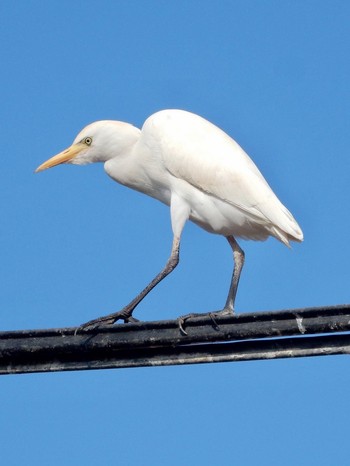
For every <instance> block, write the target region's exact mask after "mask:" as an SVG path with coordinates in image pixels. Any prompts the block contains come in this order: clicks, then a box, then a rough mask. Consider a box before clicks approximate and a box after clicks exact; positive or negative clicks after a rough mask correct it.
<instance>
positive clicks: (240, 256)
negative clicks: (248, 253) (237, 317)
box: [223, 236, 244, 313]
mask: <svg viewBox="0 0 350 466" xmlns="http://www.w3.org/2000/svg"><path fill="white" fill-rule="evenodd" d="M226 239H227V241H228V242H229V244H230V246H231V248H232V251H233V260H234V268H233V274H232V279H231V285H230V289H229V292H228V295H227V299H226V304H225V307H224V309H223V310H224V311H229V312H232V313H233V312H234V305H235V300H236V294H237V289H238V283H239V279H240V277H241V272H242V269H243V265H244V251H243V249H241V248H240V246H239V244H238V243H237V241H236V240H235V239H234V237H233V236H227V237H226Z"/></svg>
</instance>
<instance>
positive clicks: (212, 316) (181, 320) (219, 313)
mask: <svg viewBox="0 0 350 466" xmlns="http://www.w3.org/2000/svg"><path fill="white" fill-rule="evenodd" d="M233 314H234V311H233V309H231V308H224V309H223V310H222V311H214V312H200V313H196V312H193V313H191V314H186V315H184V316H181V317H179V318H178V324H179V329H180V332H181V333H182V334H183V335H187V332H186V330H185V329H184V323H185V322H186V320H188V319H192V317H210V319H211V321H212V323H213V327H214V328H215V330H219V325H218V324H217V322H216V320H215V317H220V316H228V315H233Z"/></svg>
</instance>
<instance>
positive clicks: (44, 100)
mask: <svg viewBox="0 0 350 466" xmlns="http://www.w3.org/2000/svg"><path fill="white" fill-rule="evenodd" d="M349 15H350V4H349V2H347V1H345V0H344V1H340V0H332V1H321V0H317V1H311V0H303V1H298V0H296V1H287V0H285V1H281V0H275V1H274V0H265V1H258V0H256V1H250V0H242V1H238V0H236V1H218V2H214V1H204V0H203V1H194V0H192V1H184V0H180V1H179V0H177V1H176V2H165V1H155V0H153V1H147V2H146V1H144V2H143V1H141V0H140V1H131V0H125V1H124V0H123V1H116V2H111V1H67V0H60V1H55V0H52V1H50V2H45V1H16V2H11V1H2V2H1V3H0V53H1V70H2V71H1V74H0V92H1V106H0V124H1V148H0V152H1V197H0V213H1V230H0V247H1V267H0V309H1V318H0V320H1V329H2V330H15V329H29V328H51V327H67V326H75V325H78V324H80V323H82V322H85V321H87V320H89V319H92V318H94V317H97V316H99V315H101V314H105V313H109V312H112V311H115V310H118V309H119V308H120V307H122V306H123V305H124V304H126V303H127V302H128V301H129V300H130V299H132V298H133V297H134V295H135V294H136V293H137V292H138V291H140V289H141V288H143V286H145V285H146V284H147V283H148V281H149V280H150V279H151V278H152V277H153V276H154V274H155V273H156V272H157V271H158V270H159V269H160V268H161V267H162V266H163V265H164V263H165V261H166V258H167V256H168V254H169V252H170V246H171V236H172V234H171V227H170V220H169V212H168V209H167V208H166V207H165V206H163V205H162V204H160V203H157V202H156V201H154V200H153V199H149V198H147V197H145V196H143V195H141V194H139V193H136V192H133V191H130V190H128V189H126V188H124V187H122V186H119V185H117V184H116V183H114V182H113V181H112V180H111V179H109V178H108V177H107V176H106V175H105V174H104V172H103V167H102V166H101V165H90V166H87V167H75V166H61V167H57V168H55V169H52V170H49V171H47V172H44V173H42V174H40V175H33V170H34V169H35V168H36V167H37V166H38V165H39V164H40V163H41V162H43V161H44V160H46V159H47V158H49V157H50V156H52V155H54V154H56V153H57V152H59V151H60V150H62V149H64V148H65V147H66V146H68V145H69V144H70V143H71V142H72V140H73V139H74V137H75V135H76V134H77V132H78V131H79V130H80V129H81V128H82V127H84V126H85V125H86V124H88V123H90V122H91V121H94V120H98V119H116V120H122V121H128V122H130V123H133V124H135V125H136V126H141V125H142V123H143V121H144V120H145V119H146V118H147V117H148V116H149V115H150V114H152V113H153V112H155V111H157V110H160V109H163V108H183V109H187V110H190V111H192V112H195V113H199V114H201V115H202V116H204V117H206V118H207V119H209V120H210V121H212V122H214V123H216V124H217V125H218V126H220V127H221V128H223V129H224V130H225V131H227V132H228V133H229V134H230V135H231V136H233V137H234V138H235V139H236V140H237V141H238V142H239V143H240V144H241V145H242V146H243V147H244V148H245V150H246V151H247V152H248V153H249V154H250V156H251V157H252V158H253V159H254V161H255V162H256V163H257V165H258V166H259V168H260V169H261V170H262V172H263V173H264V175H265V177H266V178H267V180H268V181H269V183H270V184H271V186H272V187H273V189H274V190H275V192H276V193H277V195H278V196H279V197H280V199H281V200H282V202H284V203H285V204H286V205H287V207H288V208H289V209H290V210H291V211H292V212H293V214H294V215H295V217H296V218H297V220H298V222H299V223H300V225H301V227H302V229H303V231H304V234H305V241H304V243H302V244H301V245H299V244H296V245H294V246H293V249H292V250H288V249H287V248H286V247H284V246H283V245H282V244H280V243H278V242H277V241H275V240H273V239H270V240H268V241H267V242H265V243H254V242H243V241H242V242H241V245H242V247H243V248H244V250H245V252H246V266H245V268H244V271H243V275H242V280H241V284H240V289H239V293H238V297H237V301H236V309H237V311H238V312H248V311H250V312H252V311H261V310H278V309H288V308H294V307H307V306H317V305H332V304H340V303H346V302H349V278H350V276H349V275H350V273H349V228H350V221H349V194H350V188H349V149H348V148H349V141H348V140H349V122H350V121H349V120H350V119H349V71H350V65H349V45H350V33H349ZM231 269H232V257H231V253H230V249H229V247H228V245H227V243H226V241H224V240H223V239H222V238H221V237H219V236H214V235H209V234H207V233H206V232H204V231H202V230H200V229H199V228H198V227H196V226H194V225H191V224H188V225H187V226H186V228H185V232H184V235H183V241H182V257H181V262H180V265H179V267H178V269H177V270H176V271H175V272H174V273H173V275H172V276H171V277H170V278H168V279H167V280H166V281H165V282H163V283H162V284H161V285H159V287H158V288H157V289H156V290H154V291H153V293H152V294H151V295H150V296H149V297H147V299H145V301H144V302H143V303H142V304H141V305H140V306H139V307H138V308H137V311H136V312H135V316H136V317H138V318H141V319H144V320H158V319H169V318H175V317H177V316H178V315H181V314H184V313H187V312H203V311H208V310H213V309H218V308H220V307H222V305H223V304H224V301H225V298H226V293H227V289H228V285H229V279H230V275H231ZM349 384H350V371H349V359H348V358H347V357H328V358H311V359H306V358H305V359H298V360H278V361H265V362H246V363H235V364H228V363H227V364H216V365H214V364H212V365H199V366H184V367H164V368H144V369H125V370H105V371H91V372H74V373H73V372H72V373H54V374H33V375H16V376H6V377H5V376H4V377H2V378H1V379H0V399H1V405H2V407H1V416H0V438H1V441H0V442H1V461H2V463H3V464H6V465H7V466H10V465H20V464H25V465H29V466H31V465H58V464H60V465H61V464H64V465H76V464H85V465H96V464H106V465H112V464H113V465H114V464H121V465H145V464H147V465H148V464H149V465H164V464H167V465H178V464H183V465H188V464H194V465H196V464H201V465H212V464H220V465H221V464H222V465H232V464H237V465H238V464H239V465H257V464H258V465H280V464H284V465H295V464H299V465H300V464H302V465H303V464H307V465H310V464H317V465H330V464H336V465H346V464H349V458H348V442H349V433H348V425H349V421H348V416H349Z"/></svg>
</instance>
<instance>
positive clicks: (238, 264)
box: [179, 236, 244, 335]
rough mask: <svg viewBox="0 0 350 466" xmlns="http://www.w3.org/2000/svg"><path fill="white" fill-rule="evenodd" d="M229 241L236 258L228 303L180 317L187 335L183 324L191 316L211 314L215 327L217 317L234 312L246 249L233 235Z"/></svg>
mask: <svg viewBox="0 0 350 466" xmlns="http://www.w3.org/2000/svg"><path fill="white" fill-rule="evenodd" d="M226 239H227V241H228V242H229V244H230V246H231V248H232V251H233V260H234V267H233V273H232V279H231V284H230V289H229V292H228V295H227V299H226V304H225V307H224V309H223V310H222V311H215V312H207V313H193V314H187V315H185V316H182V317H179V328H180V330H181V332H182V333H183V334H185V335H187V332H186V331H185V330H184V328H183V325H184V323H185V321H186V320H187V319H190V318H191V317H199V316H206V315H207V316H209V317H210V318H211V320H212V322H213V324H214V326H215V327H218V325H217V323H216V321H215V317H216V316H220V315H229V314H233V313H234V304H235V299H236V294H237V289H238V283H239V279H240V276H241V272H242V268H243V265H244V251H243V250H242V249H241V248H240V246H239V244H238V243H237V241H236V240H235V238H234V237H233V236H227V237H226Z"/></svg>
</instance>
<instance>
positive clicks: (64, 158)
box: [35, 142, 86, 173]
mask: <svg viewBox="0 0 350 466" xmlns="http://www.w3.org/2000/svg"><path fill="white" fill-rule="evenodd" d="M83 149H86V145H85V144H82V143H80V142H78V143H77V144H73V145H72V146H70V147H68V149H66V150H64V151H62V152H60V153H59V154H57V155H55V156H54V157H51V159H49V160H46V162H44V163H42V164H41V165H40V166H39V167H38V168H37V169H36V170H35V173H38V172H42V171H43V170H46V169H47V168H51V167H55V166H56V165H59V164H61V163H68V162H70V161H71V160H72V159H74V157H76V156H77V155H78V154H79V152H81V151H82V150H83Z"/></svg>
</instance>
